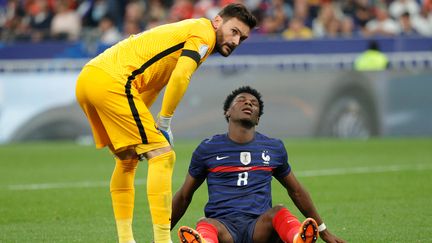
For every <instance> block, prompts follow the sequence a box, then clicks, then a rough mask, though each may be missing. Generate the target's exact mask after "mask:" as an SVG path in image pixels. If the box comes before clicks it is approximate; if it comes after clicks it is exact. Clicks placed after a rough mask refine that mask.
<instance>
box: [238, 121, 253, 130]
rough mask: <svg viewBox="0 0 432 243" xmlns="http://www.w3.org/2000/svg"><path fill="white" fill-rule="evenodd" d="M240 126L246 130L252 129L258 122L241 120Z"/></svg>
mask: <svg viewBox="0 0 432 243" xmlns="http://www.w3.org/2000/svg"><path fill="white" fill-rule="evenodd" d="M240 124H241V126H242V127H244V128H247V129H251V128H252V127H254V126H256V125H257V122H255V121H253V120H251V119H241V120H240Z"/></svg>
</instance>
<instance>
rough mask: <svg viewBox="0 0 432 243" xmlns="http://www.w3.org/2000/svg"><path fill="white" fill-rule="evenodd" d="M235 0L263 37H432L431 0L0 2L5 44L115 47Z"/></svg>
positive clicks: (0, 38)
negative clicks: (89, 43)
mask: <svg viewBox="0 0 432 243" xmlns="http://www.w3.org/2000/svg"><path fill="white" fill-rule="evenodd" d="M231 2H242V3H244V4H245V5H246V6H248V8H249V9H251V10H253V13H254V14H255V16H256V17H257V18H258V21H259V25H258V28H257V29H256V30H254V32H255V33H256V34H261V35H278V36H282V37H284V38H286V39H311V38H338V37H370V36H415V35H420V36H432V0H346V1H344V0H0V41H1V42H12V41H32V42H39V41H45V40H67V41H76V40H86V39H93V40H97V41H100V42H102V43H104V44H112V43H115V42H117V41H119V40H122V39H123V38H126V37H128V36H130V35H131V34H136V33H139V32H141V31H143V30H146V29H149V28H152V27H154V26H157V25H161V24H165V23H170V22H176V21H179V20H183V19H188V18H199V17H206V18H212V17H214V16H215V15H216V14H217V13H218V11H219V10H220V9H221V7H223V6H225V5H226V4H228V3H231Z"/></svg>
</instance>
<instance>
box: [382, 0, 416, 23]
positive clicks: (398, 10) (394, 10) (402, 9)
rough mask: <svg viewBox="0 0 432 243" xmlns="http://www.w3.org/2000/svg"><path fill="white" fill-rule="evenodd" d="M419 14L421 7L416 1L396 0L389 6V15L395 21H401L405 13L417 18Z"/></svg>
mask: <svg viewBox="0 0 432 243" xmlns="http://www.w3.org/2000/svg"><path fill="white" fill-rule="evenodd" d="M419 12H420V7H419V5H418V3H417V2H416V1H415V0H394V1H392V2H391V3H390V5H389V13H390V15H391V16H392V17H393V18H395V19H399V17H400V16H402V15H403V14H405V13H408V14H410V15H411V16H415V15H417V14H419Z"/></svg>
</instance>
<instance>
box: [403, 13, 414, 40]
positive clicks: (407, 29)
mask: <svg viewBox="0 0 432 243" xmlns="http://www.w3.org/2000/svg"><path fill="white" fill-rule="evenodd" d="M399 26H400V30H401V32H400V34H401V35H405V36H411V35H417V34H418V33H417V31H416V30H415V29H414V27H413V25H412V22H411V18H410V14H409V13H408V12H405V13H403V14H402V15H401V16H400V17H399Z"/></svg>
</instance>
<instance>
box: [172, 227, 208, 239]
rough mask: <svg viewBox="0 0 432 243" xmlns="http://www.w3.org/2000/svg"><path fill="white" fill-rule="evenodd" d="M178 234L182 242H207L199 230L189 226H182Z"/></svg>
mask: <svg viewBox="0 0 432 243" xmlns="http://www.w3.org/2000/svg"><path fill="white" fill-rule="evenodd" d="M177 234H178V237H179V239H180V242H181V243H206V241H205V239H204V238H203V237H202V236H201V235H200V233H198V231H196V230H194V229H193V228H191V227H188V226H181V227H180V228H179V229H178V232H177Z"/></svg>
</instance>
